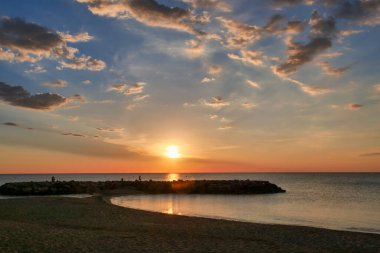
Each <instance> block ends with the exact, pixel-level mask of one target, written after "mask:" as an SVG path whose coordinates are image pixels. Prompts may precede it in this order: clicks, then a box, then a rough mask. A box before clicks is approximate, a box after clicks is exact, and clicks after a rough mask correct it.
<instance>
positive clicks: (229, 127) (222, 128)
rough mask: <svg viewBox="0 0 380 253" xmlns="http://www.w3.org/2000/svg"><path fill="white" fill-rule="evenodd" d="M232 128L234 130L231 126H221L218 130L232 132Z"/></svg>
mask: <svg viewBox="0 0 380 253" xmlns="http://www.w3.org/2000/svg"><path fill="white" fill-rule="evenodd" d="M231 128H232V126H230V125H225V126H221V127H219V128H218V130H222V131H224V130H230V129H231Z"/></svg>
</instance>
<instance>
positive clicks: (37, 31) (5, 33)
mask: <svg viewBox="0 0 380 253" xmlns="http://www.w3.org/2000/svg"><path fill="white" fill-rule="evenodd" d="M62 43H63V41H62V39H61V37H60V36H59V35H58V34H57V33H55V32H53V31H51V30H49V29H48V28H46V27H43V26H40V25H38V24H35V23H28V22H26V21H25V20H23V19H21V18H9V17H2V18H1V19H0V45H1V46H2V47H6V48H8V49H9V50H12V52H13V53H14V54H15V55H17V54H19V55H20V56H21V55H24V56H25V57H27V56H28V55H29V54H30V55H33V57H38V56H40V55H49V54H50V53H51V52H52V51H53V50H54V48H56V47H60V46H62Z"/></svg>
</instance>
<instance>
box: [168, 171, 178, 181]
mask: <svg viewBox="0 0 380 253" xmlns="http://www.w3.org/2000/svg"><path fill="white" fill-rule="evenodd" d="M178 179H179V174H177V173H170V174H167V175H166V176H165V181H177V180H178Z"/></svg>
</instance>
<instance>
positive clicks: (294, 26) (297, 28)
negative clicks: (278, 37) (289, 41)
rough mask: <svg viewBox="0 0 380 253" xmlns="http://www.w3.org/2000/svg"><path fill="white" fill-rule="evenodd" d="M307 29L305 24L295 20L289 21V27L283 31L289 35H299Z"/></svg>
mask: <svg viewBox="0 0 380 253" xmlns="http://www.w3.org/2000/svg"><path fill="white" fill-rule="evenodd" d="M304 29H305V24H304V22H302V21H298V20H294V21H289V22H288V24H287V26H286V27H285V28H284V29H283V30H284V31H285V32H286V33H288V34H299V33H301V32H303V30H304Z"/></svg>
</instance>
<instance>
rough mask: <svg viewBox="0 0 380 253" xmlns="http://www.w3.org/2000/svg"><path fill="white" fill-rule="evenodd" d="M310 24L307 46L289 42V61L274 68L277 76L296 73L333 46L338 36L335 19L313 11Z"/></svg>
mask: <svg viewBox="0 0 380 253" xmlns="http://www.w3.org/2000/svg"><path fill="white" fill-rule="evenodd" d="M309 23H310V25H311V29H310V34H309V37H310V41H309V42H308V43H306V44H305V45H302V44H300V43H296V42H292V41H289V42H288V49H287V53H288V59H287V61H286V62H285V63H283V64H281V65H278V66H276V67H274V68H273V72H274V73H275V74H276V75H279V76H288V75H289V74H292V73H294V72H296V71H297V70H298V69H299V68H300V67H301V66H302V65H304V64H305V63H308V62H310V61H312V60H313V59H314V58H315V56H317V55H318V54H321V53H322V52H324V51H325V50H327V49H328V48H330V47H331V46H332V39H333V38H335V36H336V34H337V30H336V28H335V20H334V18H332V17H329V18H326V19H324V18H322V17H321V16H320V15H319V14H318V12H316V11H313V13H312V15H311V18H310V22H309Z"/></svg>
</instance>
